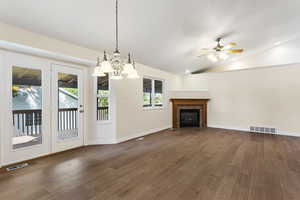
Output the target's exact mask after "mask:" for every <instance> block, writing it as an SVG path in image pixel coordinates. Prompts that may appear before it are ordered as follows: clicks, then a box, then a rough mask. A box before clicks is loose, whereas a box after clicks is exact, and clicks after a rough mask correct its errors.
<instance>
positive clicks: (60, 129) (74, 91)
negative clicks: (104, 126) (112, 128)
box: [52, 65, 84, 152]
mask: <svg viewBox="0 0 300 200" xmlns="http://www.w3.org/2000/svg"><path fill="white" fill-rule="evenodd" d="M82 77H83V75H82V70H80V69H75V68H70V67H65V66H61V65H52V108H53V111H52V129H53V130H52V133H53V135H52V141H53V143H52V149H53V152H58V151H64V150H67V149H71V148H75V147H78V146H82V145H83V134H82V130H83V112H84V110H83V109H84V108H83V98H82V97H83V90H82V84H83V82H82Z"/></svg>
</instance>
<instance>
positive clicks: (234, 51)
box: [225, 49, 244, 53]
mask: <svg viewBox="0 0 300 200" xmlns="http://www.w3.org/2000/svg"><path fill="white" fill-rule="evenodd" d="M225 51H226V52H228V53H243V52H244V49H228V50H225Z"/></svg>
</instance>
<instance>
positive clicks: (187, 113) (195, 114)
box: [180, 109, 200, 128]
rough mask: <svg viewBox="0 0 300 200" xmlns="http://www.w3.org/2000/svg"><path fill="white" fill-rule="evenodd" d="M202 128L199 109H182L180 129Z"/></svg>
mask: <svg viewBox="0 0 300 200" xmlns="http://www.w3.org/2000/svg"><path fill="white" fill-rule="evenodd" d="M183 127H200V110H199V109H180V128H183Z"/></svg>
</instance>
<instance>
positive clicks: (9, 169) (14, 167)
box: [6, 163, 28, 171]
mask: <svg viewBox="0 0 300 200" xmlns="http://www.w3.org/2000/svg"><path fill="white" fill-rule="evenodd" d="M25 167H28V163H22V164H19V165H16V166H13V167H8V168H6V171H15V170H17V169H22V168H25Z"/></svg>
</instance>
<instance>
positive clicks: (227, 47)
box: [224, 42, 237, 49]
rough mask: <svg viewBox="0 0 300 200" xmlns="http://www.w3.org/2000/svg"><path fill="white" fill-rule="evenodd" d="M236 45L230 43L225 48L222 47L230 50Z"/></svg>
mask: <svg viewBox="0 0 300 200" xmlns="http://www.w3.org/2000/svg"><path fill="white" fill-rule="evenodd" d="M236 45H237V44H236V43H235V42H230V43H228V44H227V45H226V46H224V49H231V48H232V47H235V46H236Z"/></svg>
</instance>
